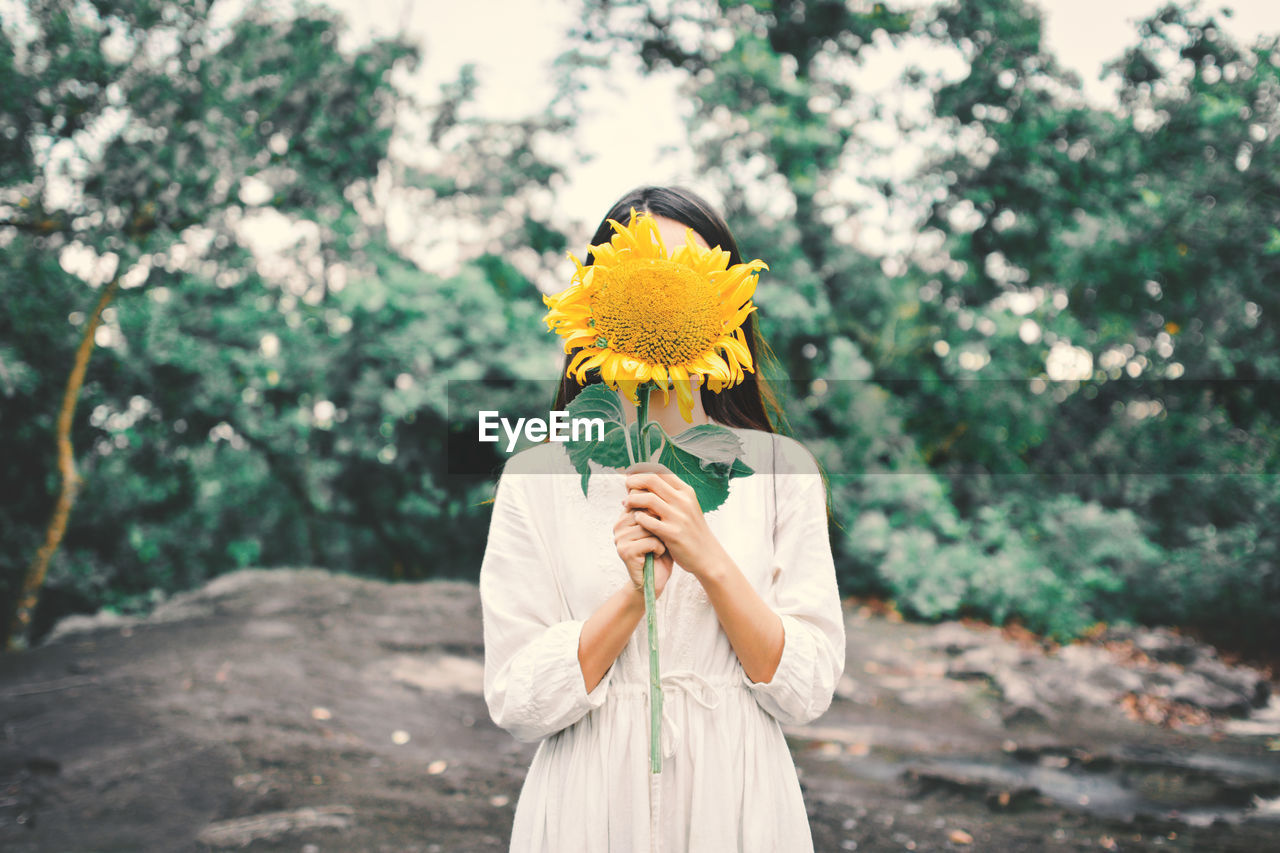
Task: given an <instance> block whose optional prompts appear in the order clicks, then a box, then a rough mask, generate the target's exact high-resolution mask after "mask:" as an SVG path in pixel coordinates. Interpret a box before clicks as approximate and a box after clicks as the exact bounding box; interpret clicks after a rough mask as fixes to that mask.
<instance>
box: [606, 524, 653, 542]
mask: <svg viewBox="0 0 1280 853" xmlns="http://www.w3.org/2000/svg"><path fill="white" fill-rule="evenodd" d="M652 535H653V534H652V533H650V532H649V531H647V530H645V529H644V528H643V527H641V526H640V525H638V524H635V523H634V522H633V523H632V524H631V526H630V527H628V528H627V529H626V530H624V531H622V532H621V533H618V534H617V535H615V536H614V537H613V541H614V543H615V544H617V545H626V544H629V543H631V542H639V541H640V540H642V539H647V538H649V537H650V536H652Z"/></svg>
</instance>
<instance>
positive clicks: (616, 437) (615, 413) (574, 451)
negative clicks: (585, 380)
mask: <svg viewBox="0 0 1280 853" xmlns="http://www.w3.org/2000/svg"><path fill="white" fill-rule="evenodd" d="M565 411H566V412H568V414H569V421H570V422H571V423H572V422H573V421H575V420H577V419H579V418H584V419H591V418H599V419H600V420H602V421H604V438H603V439H601V440H599V441H597V440H594V439H592V440H588V439H585V438H583V439H579V440H578V441H568V442H565V450H567V451H568V453H569V461H571V462H572V463H573V467H574V468H575V469H576V470H577V472H578V473H579V474H581V475H582V494H584V495H585V494H586V493H587V483H588V481H589V480H590V479H591V466H590V465H589V463H590V462H592V461H594V462H596V464H598V465H602V466H604V467H605V468H626V467H628V466H629V465H630V464H631V456H630V455H629V454H628V453H627V442H626V433H625V432H624V429H625V428H626V423H625V421H624V418H625V415H624V413H623V410H622V401H621V400H619V399H618V395H617V393H615V392H614V391H612V390H610V389H609V388H608V387H607V386H605V385H589V386H587V387H586V388H584V389H582V391H581V392H580V393H579V394H578V396H576V397H574V398H573V402H571V403H570V404H569V406H568V408H566V409H565ZM630 432H631V447H632V449H633V450H634V449H635V448H637V447H639V443H638V440H637V437H636V436H637V427H636V424H632V425H631V430H630Z"/></svg>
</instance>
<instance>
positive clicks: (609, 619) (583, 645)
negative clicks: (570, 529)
mask: <svg viewBox="0 0 1280 853" xmlns="http://www.w3.org/2000/svg"><path fill="white" fill-rule="evenodd" d="M634 515H635V514H634V513H632V512H629V511H627V510H623V512H622V515H621V516H619V517H618V521H617V523H616V524H614V525H613V541H614V545H615V546H616V547H617V549H618V556H619V557H620V558H621V559H622V562H623V563H624V564H625V565H626V567H627V573H628V574H629V575H630V576H631V582H630V583H628V584H626V585H625V586H623V587H622V589H620V590H618V591H617V592H615V593H614V594H613V595H612V596H610V597H609V598H608V599H607V600H606V601H605V603H604V604H602V605H600V606H599V607H598V608H597V609H596V612H595V613H592V614H591V616H590V618H588V619H587V621H586V622H585V623H584V624H583V626H582V635H581V637H580V638H579V640H578V665H579V666H581V667H582V681H583V683H584V685H585V686H586V688H587V692H588V693H590V692H591V691H592V690H594V689H595V686H596V685H597V684H599V683H600V679H602V678H604V674H605V673H606V672H608V671H609V667H611V666H613V662H614V661H615V660H617V658H618V655H620V654H622V650H623V649H624V648H626V647H627V642H628V641H629V640H630V639H631V635H632V634H633V633H634V632H635V629H636V626H637V625H639V624H640V620H641V619H642V618H643V617H644V589H643V587H641V583H642V581H643V573H644V555H645V554H648V553H650V552H652V553H653V555H654V563H653V581H654V593H655V598H656V597H657V596H660V595H662V590H663V589H664V588H665V587H666V585H667V580H668V579H669V578H670V577H671V555H669V554H667V553H666V546H664V545H663V544H662V542H661V541H660V540H658V539H656V538H655V537H654V536H652V535H651V534H650V533H649V532H648V531H646V530H645V529H644V528H643V527H641V526H640V525H638V524H636V521H635V518H634Z"/></svg>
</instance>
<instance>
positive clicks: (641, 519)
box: [636, 512, 671, 539]
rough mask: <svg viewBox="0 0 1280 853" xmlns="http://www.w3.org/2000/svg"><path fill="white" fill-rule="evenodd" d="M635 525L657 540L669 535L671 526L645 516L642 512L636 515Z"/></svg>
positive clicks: (650, 516)
mask: <svg viewBox="0 0 1280 853" xmlns="http://www.w3.org/2000/svg"><path fill="white" fill-rule="evenodd" d="M636 524H639V525H640V526H641V527H643V528H644V529H645V530H647V531H649V532H650V533H652V534H653V535H654V536H656V537H658V538H659V539H662V538H663V537H664V536H669V535H670V534H671V525H669V524H667V523H666V522H665V521H663V520H662V519H660V518H655V517H653V516H652V515H646V514H645V513H643V512H637V513H636Z"/></svg>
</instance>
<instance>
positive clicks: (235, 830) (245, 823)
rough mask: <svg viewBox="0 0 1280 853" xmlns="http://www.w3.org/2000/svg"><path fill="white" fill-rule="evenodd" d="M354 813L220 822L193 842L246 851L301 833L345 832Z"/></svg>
mask: <svg viewBox="0 0 1280 853" xmlns="http://www.w3.org/2000/svg"><path fill="white" fill-rule="evenodd" d="M355 813H356V810H355V809H353V808H352V807H351V806H317V807H315V808H303V809H295V810H293V811H287V812H270V813H268V814H256V815H250V816H249V817H238V818H232V819H230V820H219V821H214V822H213V823H211V824H209V825H208V826H206V827H205V828H204V829H202V830H201V831H200V835H199V836H198V837H197V839H196V840H198V841H199V842H200V843H201V844H207V845H209V846H210V847H247V846H248V845H250V844H251V843H253V842H254V841H265V840H269V839H277V838H281V837H282V836H285V835H289V834H291V833H294V832H301V831H303V830H310V829H346V828H348V827H349V826H351V823H352V821H353V820H354V818H355Z"/></svg>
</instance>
